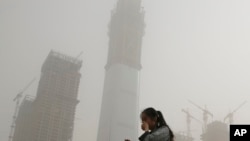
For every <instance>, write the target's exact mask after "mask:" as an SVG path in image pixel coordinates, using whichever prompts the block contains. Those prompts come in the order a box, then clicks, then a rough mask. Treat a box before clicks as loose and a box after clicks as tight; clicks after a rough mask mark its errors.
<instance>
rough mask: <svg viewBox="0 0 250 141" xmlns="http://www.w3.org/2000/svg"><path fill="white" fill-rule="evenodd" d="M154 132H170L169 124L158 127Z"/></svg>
mask: <svg viewBox="0 0 250 141" xmlns="http://www.w3.org/2000/svg"><path fill="white" fill-rule="evenodd" d="M152 134H153V135H159V134H169V128H168V127H167V126H162V127H160V128H158V129H157V130H155V131H154V132H153V133H152Z"/></svg>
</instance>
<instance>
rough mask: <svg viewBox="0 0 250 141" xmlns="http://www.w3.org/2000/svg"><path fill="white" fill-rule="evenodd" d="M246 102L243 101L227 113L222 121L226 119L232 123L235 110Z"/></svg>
mask: <svg viewBox="0 0 250 141" xmlns="http://www.w3.org/2000/svg"><path fill="white" fill-rule="evenodd" d="M246 102H247V101H244V102H243V103H241V104H240V105H239V106H238V107H237V108H236V109H235V110H234V111H233V112H230V113H228V114H227V116H226V117H225V118H224V122H225V121H226V120H227V119H228V121H229V124H232V123H233V116H234V114H235V112H237V111H238V110H239V109H240V108H241V107H242V106H243V105H245V104H246Z"/></svg>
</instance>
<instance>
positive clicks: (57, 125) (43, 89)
mask: <svg viewBox="0 0 250 141" xmlns="http://www.w3.org/2000/svg"><path fill="white" fill-rule="evenodd" d="M81 66H82V61H80V60H78V59H76V58H73V57H69V56H66V55H63V54H60V53H57V52H54V51H51V52H50V53H49V55H48V57H47V58H46V60H45V62H44V64H43V66H42V69H41V77H40V81H39V85H38V89H37V95H36V98H35V100H34V101H33V102H31V103H29V104H26V105H27V107H28V108H26V110H27V111H28V113H29V112H30V113H29V114H27V115H24V116H23V117H24V119H25V117H28V118H29V120H28V121H27V122H28V123H26V122H23V123H22V122H21V121H20V123H22V124H19V122H18V120H17V126H16V129H15V135H14V138H17V139H16V140H14V141H22V140H20V139H19V137H20V135H19V134H18V131H19V128H20V129H21V130H23V131H25V130H26V129H27V130H28V131H30V132H29V135H27V137H28V139H26V140H25V141H71V140H72V134H73V128H74V119H75V109H76V105H77V103H78V102H79V101H78V100H77V95H78V86H79V83H80V77H81V74H80V73H79V70H80V68H81ZM25 103H27V102H25ZM23 104H24V103H23ZM22 111H23V110H22V108H20V112H19V114H21V113H23V112H22ZM20 117H21V115H20ZM24 123H26V124H27V126H25V125H23V124H24ZM28 131H27V132H28ZM23 136H24V135H23Z"/></svg>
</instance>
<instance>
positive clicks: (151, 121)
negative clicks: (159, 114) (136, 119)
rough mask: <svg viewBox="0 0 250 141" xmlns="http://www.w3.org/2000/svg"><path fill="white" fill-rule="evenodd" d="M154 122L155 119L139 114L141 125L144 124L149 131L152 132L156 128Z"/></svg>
mask: <svg viewBox="0 0 250 141" xmlns="http://www.w3.org/2000/svg"><path fill="white" fill-rule="evenodd" d="M156 120H157V119H156V118H151V117H148V116H147V115H146V114H145V113H142V114H141V121H142V123H143V122H146V123H147V124H148V126H149V129H150V130H153V129H154V128H155V127H156Z"/></svg>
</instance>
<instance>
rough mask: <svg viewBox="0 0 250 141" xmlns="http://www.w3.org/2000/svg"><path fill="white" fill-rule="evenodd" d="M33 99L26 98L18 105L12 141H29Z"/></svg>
mask: <svg viewBox="0 0 250 141" xmlns="http://www.w3.org/2000/svg"><path fill="white" fill-rule="evenodd" d="M33 100H34V99H33V98H31V97H30V96H26V97H25V98H24V100H23V101H22V104H21V105H20V108H19V112H18V116H17V119H16V121H15V122H16V126H15V132H14V135H13V141H31V140H30V137H31V136H30V133H31V123H30V121H31V113H32V104H33Z"/></svg>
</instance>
